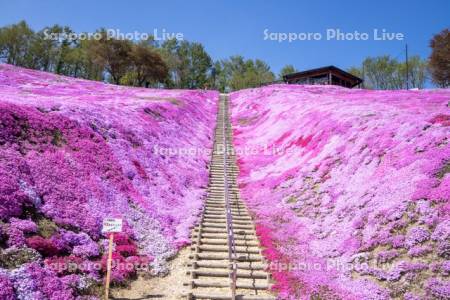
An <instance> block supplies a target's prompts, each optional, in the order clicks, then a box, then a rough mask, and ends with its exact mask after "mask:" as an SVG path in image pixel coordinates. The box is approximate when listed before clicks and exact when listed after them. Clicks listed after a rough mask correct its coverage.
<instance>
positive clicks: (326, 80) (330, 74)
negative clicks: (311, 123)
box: [283, 66, 363, 88]
mask: <svg viewBox="0 0 450 300" xmlns="http://www.w3.org/2000/svg"><path fill="white" fill-rule="evenodd" d="M283 81H284V82H285V83H288V84H327V85H330V84H332V85H340V86H343V87H347V88H354V87H355V86H358V87H359V86H360V84H361V83H362V82H363V80H362V79H361V78H359V77H357V76H355V75H353V74H350V73H348V72H345V71H344V70H341V69H339V68H337V67H335V66H327V67H322V68H317V69H311V70H306V71H302V72H297V73H292V74H286V75H284V76H283Z"/></svg>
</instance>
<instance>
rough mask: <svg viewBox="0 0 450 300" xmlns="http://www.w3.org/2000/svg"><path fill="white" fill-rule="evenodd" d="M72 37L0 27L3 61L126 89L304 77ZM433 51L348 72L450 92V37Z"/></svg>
mask: <svg viewBox="0 0 450 300" xmlns="http://www.w3.org/2000/svg"><path fill="white" fill-rule="evenodd" d="M73 34H74V31H73V30H72V29H71V28H70V27H68V26H59V25H54V26H50V27H45V28H43V29H42V30H39V31H34V30H32V29H31V28H30V27H29V26H28V24H27V23H26V22H25V21H21V22H19V23H17V24H12V25H9V26H5V27H1V28H0V62H6V63H8V64H12V65H16V66H21V67H26V68H30V69H36V70H41V71H46V72H54V73H56V74H61V75H67V76H72V77H77V78H85V79H90V80H100V81H107V82H111V83H115V84H121V85H130V86H140V87H165V88H180V89H203V88H211V89H218V90H220V91H222V92H224V91H232V90H239V89H243V88H251V87H258V86H260V85H262V84H265V83H268V82H273V81H275V80H282V79H283V75H286V74H289V73H294V72H296V71H297V70H296V69H295V67H294V66H292V65H286V66H285V67H283V68H282V69H281V71H280V73H279V74H278V76H276V75H275V74H274V73H273V72H272V71H271V69H270V66H269V65H268V64H267V63H266V62H264V61H262V60H260V59H245V58H244V57H242V56H240V55H235V56H231V57H229V58H227V59H221V60H217V61H213V59H212V58H211V56H210V55H209V54H208V53H207V51H206V50H205V48H204V46H203V45H202V44H201V43H197V42H190V41H187V40H176V39H170V40H165V41H163V42H159V41H155V40H154V39H153V38H152V37H151V36H150V37H149V38H148V39H147V40H140V41H130V40H125V39H117V38H112V37H110V36H108V35H107V32H106V30H105V29H103V28H100V29H98V30H97V31H96V35H97V37H98V38H95V39H94V38H89V39H81V38H71V37H72V36H73ZM49 36H58V37H59V38H56V39H50V38H48V37H49ZM78 36H79V35H78ZM430 47H431V49H432V54H431V56H430V58H429V59H428V60H424V59H421V58H420V57H419V56H413V57H411V58H410V59H409V61H408V68H406V64H405V62H400V61H398V60H397V59H396V58H392V57H390V56H388V55H386V56H378V57H368V58H366V59H365V60H364V61H363V63H362V65H361V66H360V67H353V68H350V69H349V70H348V71H349V72H350V73H352V74H354V75H356V76H358V77H361V78H363V79H364V87H365V88H370V89H404V88H406V87H409V88H423V87H424V85H425V82H426V81H427V80H428V79H429V78H431V80H432V82H434V83H435V84H436V85H437V86H439V87H448V86H449V85H450V34H449V30H448V29H445V30H443V31H442V32H440V33H439V34H437V35H435V36H434V37H433V38H432V40H431V41H430ZM407 70H408V72H407ZM406 78H408V80H407V79H406ZM407 81H408V83H406V82H407Z"/></svg>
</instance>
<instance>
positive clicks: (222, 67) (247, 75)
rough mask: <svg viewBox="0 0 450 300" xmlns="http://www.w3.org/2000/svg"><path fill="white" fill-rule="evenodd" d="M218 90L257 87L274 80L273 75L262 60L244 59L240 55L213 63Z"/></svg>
mask: <svg viewBox="0 0 450 300" xmlns="http://www.w3.org/2000/svg"><path fill="white" fill-rule="evenodd" d="M215 67H216V70H218V71H217V74H218V88H219V90H220V91H229V90H239V89H244V88H251V87H258V86H260V85H262V84H264V83H267V82H271V81H274V79H275V76H274V74H273V72H272V71H271V70H270V67H269V65H268V64H266V63H265V62H264V61H262V60H259V59H256V60H251V59H248V60H245V59H244V58H243V57H242V56H240V55H235V56H231V57H230V58H229V59H226V60H221V61H218V62H216V63H215Z"/></svg>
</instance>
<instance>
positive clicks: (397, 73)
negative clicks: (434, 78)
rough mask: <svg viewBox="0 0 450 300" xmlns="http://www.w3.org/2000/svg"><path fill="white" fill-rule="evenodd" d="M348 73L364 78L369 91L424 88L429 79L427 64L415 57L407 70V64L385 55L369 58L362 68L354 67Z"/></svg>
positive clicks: (410, 61)
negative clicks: (427, 78)
mask: <svg viewBox="0 0 450 300" xmlns="http://www.w3.org/2000/svg"><path fill="white" fill-rule="evenodd" d="M407 69H408V76H406V71H407ZM348 72H349V73H351V74H353V75H355V76H358V77H360V78H362V79H363V80H364V83H363V85H364V87H365V88H368V89H379V90H387V89H405V88H407V87H409V88H423V87H424V85H425V81H426V77H427V76H426V75H427V63H426V61H424V60H422V59H421V58H420V57H419V56H413V57H411V58H410V59H409V60H408V68H407V67H406V63H405V62H399V61H398V60H396V59H393V58H391V57H390V56H389V55H384V56H378V57H368V58H366V59H365V60H364V61H363V64H362V66H361V67H360V68H358V67H352V68H350V69H348ZM407 81H408V84H406V82H407Z"/></svg>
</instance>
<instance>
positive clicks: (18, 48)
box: [0, 21, 34, 66]
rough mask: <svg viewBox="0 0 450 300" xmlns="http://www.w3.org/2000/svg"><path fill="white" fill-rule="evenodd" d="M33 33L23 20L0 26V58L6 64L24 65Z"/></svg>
mask: <svg viewBox="0 0 450 300" xmlns="http://www.w3.org/2000/svg"><path fill="white" fill-rule="evenodd" d="M33 35H34V32H33V30H31V28H30V27H29V26H28V24H27V23H26V22H25V21H21V22H19V23H17V24H14V25H10V26H6V27H3V28H0V59H2V60H3V61H5V62H6V63H8V64H12V65H16V66H26V65H27V62H28V61H29V50H30V45H31V41H32V38H33Z"/></svg>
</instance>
